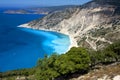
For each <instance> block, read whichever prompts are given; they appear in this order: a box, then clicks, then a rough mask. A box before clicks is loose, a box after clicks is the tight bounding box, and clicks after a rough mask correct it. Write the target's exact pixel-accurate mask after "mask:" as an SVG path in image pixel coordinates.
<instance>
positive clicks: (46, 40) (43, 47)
mask: <svg viewBox="0 0 120 80" xmlns="http://www.w3.org/2000/svg"><path fill="white" fill-rule="evenodd" d="M43 16H45V15H35V14H3V13H0V72H5V71H9V70H16V69H23V68H32V67H34V66H35V65H36V62H37V60H38V59H39V58H43V57H44V55H45V54H47V55H48V56H49V55H51V54H53V53H55V52H56V53H58V54H61V53H64V52H66V51H67V49H68V47H69V45H70V40H69V37H68V36H67V35H64V34H60V33H56V32H49V31H42V30H33V29H28V28H20V27H18V26H19V25H21V24H24V23H27V22H29V21H31V20H34V19H38V18H42V17H43Z"/></svg>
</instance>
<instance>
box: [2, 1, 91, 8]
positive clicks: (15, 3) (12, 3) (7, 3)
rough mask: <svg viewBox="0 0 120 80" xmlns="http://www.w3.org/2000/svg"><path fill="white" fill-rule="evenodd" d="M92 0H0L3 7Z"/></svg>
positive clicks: (68, 3)
mask: <svg viewBox="0 0 120 80" xmlns="http://www.w3.org/2000/svg"><path fill="white" fill-rule="evenodd" d="M88 1H90V0H0V6H1V7H2V6H3V7H17V6H21V7H27V6H28V7H29V6H59V5H80V4H83V3H86V2H88Z"/></svg>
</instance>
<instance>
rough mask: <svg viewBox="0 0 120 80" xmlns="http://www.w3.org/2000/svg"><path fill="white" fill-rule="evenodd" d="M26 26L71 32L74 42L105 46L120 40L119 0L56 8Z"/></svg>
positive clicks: (99, 46)
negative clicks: (58, 9) (59, 9)
mask: <svg viewBox="0 0 120 80" xmlns="http://www.w3.org/2000/svg"><path fill="white" fill-rule="evenodd" d="M22 26H25V27H28V28H34V29H42V30H48V31H56V32H60V33H64V34H67V35H69V36H70V38H71V40H72V41H71V42H72V43H71V44H72V46H82V47H87V48H91V49H94V50H98V49H102V48H104V47H106V45H108V44H111V43H112V42H114V41H118V40H120V6H119V1H118V0H114V1H113V0H107V1H105V0H93V1H90V2H88V3H86V4H84V5H82V6H79V7H74V8H67V9H65V10H61V11H55V12H53V13H51V14H48V15H47V16H45V17H43V18H42V19H38V20H34V21H31V22H29V23H27V24H24V25H22Z"/></svg>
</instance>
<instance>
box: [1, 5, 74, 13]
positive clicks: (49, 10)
mask: <svg viewBox="0 0 120 80" xmlns="http://www.w3.org/2000/svg"><path fill="white" fill-rule="evenodd" d="M71 7H76V6H75V5H65V6H50V7H33V8H23V9H22V8H20V9H5V10H3V11H2V13H8V14H49V13H52V12H54V11H58V10H64V9H66V8H71Z"/></svg>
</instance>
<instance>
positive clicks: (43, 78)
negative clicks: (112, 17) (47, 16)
mask: <svg viewBox="0 0 120 80" xmlns="http://www.w3.org/2000/svg"><path fill="white" fill-rule="evenodd" d="M118 61H120V41H118V42H115V43H113V44H111V45H109V46H108V47H106V48H105V49H103V50H99V51H93V50H86V49H85V48H81V47H78V48H76V47H73V48H71V49H70V50H69V51H68V52H67V53H66V54H61V55H58V54H53V55H51V56H50V57H48V56H47V55H45V57H44V58H43V59H39V60H38V62H37V65H36V67H34V68H32V69H23V70H15V71H9V72H6V73H0V77H8V78H9V77H11V76H13V77H14V76H22V75H24V76H29V75H34V78H35V79H36V80H54V79H55V78H57V77H60V76H68V75H69V74H73V73H76V72H77V73H78V72H79V73H80V74H83V73H84V72H87V71H89V69H92V68H93V67H94V66H96V65H98V64H110V63H113V62H118Z"/></svg>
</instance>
